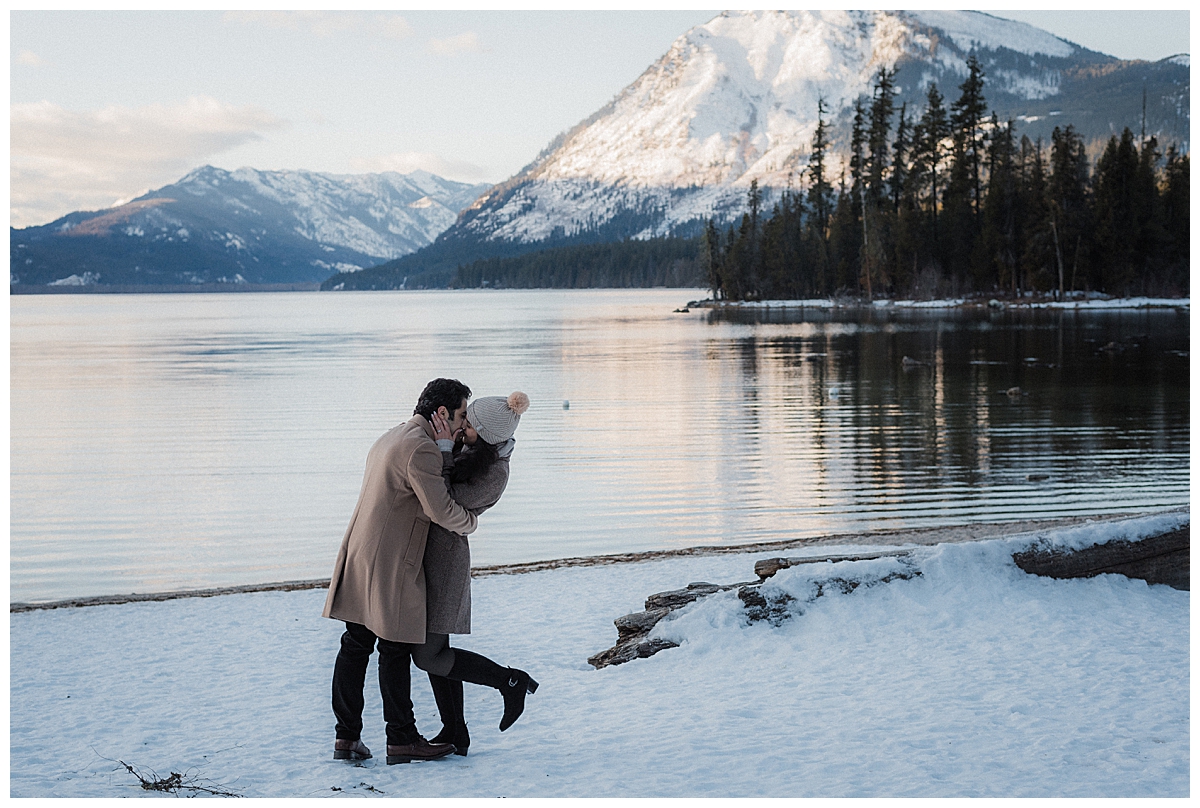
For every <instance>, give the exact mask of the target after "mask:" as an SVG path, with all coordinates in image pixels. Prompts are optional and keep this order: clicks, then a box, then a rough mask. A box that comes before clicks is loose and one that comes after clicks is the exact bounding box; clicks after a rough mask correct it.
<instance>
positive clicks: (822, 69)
mask: <svg viewBox="0 0 1200 808" xmlns="http://www.w3.org/2000/svg"><path fill="white" fill-rule="evenodd" d="M999 48H1007V49H1009V50H1015V51H1017V52H1019V53H1022V54H1026V55H1028V56H1029V59H1028V62H1029V66H1028V69H1022V70H1015V69H1007V68H1005V69H1001V68H996V69H994V70H991V71H990V73H989V76H990V77H989V81H990V82H991V85H992V86H993V87H994V88H995V89H997V90H1002V91H1004V92H1007V93H1011V94H1014V95H1016V96H1018V97H1022V98H1026V99H1044V98H1047V97H1050V96H1053V95H1056V94H1057V93H1058V92H1059V89H1060V85H1061V75H1060V72H1059V71H1058V69H1057V68H1051V67H1048V66H1046V65H1044V64H1042V62H1044V60H1045V57H1047V56H1049V57H1064V56H1069V55H1071V54H1073V53H1076V52H1077V50H1078V49H1077V48H1076V47H1075V46H1073V45H1071V44H1070V43H1068V42H1065V41H1063V40H1061V39H1058V38H1057V37H1055V36H1053V35H1051V34H1049V33H1046V32H1044V31H1041V30H1039V29H1037V28H1034V27H1032V26H1029V25H1026V24H1024V23H1018V22H1012V21H1009V20H1002V19H999V18H997V17H992V16H990V15H988V14H984V13H981V12H975V11H934V12H903V11H862V10H832V11H804V10H792V11H742V12H725V13H722V14H720V15H718V16H717V17H715V18H713V19H712V20H710V21H709V22H708V23H706V24H704V25H701V26H697V27H695V28H693V29H691V30H690V31H688V32H686V33H685V34H683V35H682V36H680V37H679V38H678V39H677V40H676V41H675V42H674V43H673V44H672V45H671V48H670V49H669V50H668V51H667V53H666V54H664V55H663V56H662V57H661V58H660V59H659V60H658V61H657V62H655V63H654V64H653V65H651V66H650V67H649V68H648V69H647V70H646V71H645V72H644V73H643V74H642V75H641V76H640V77H638V79H637V80H635V81H634V82H633V83H632V84H630V85H629V86H628V87H626V88H625V89H624V90H623V91H622V92H620V93H619V94H618V95H617V96H616V97H615V98H614V99H613V101H612V102H611V103H610V104H609V105H607V106H606V107H605V108H603V109H602V110H600V111H599V112H597V113H596V114H595V115H593V116H592V117H590V118H589V119H588V120H587V121H585V122H584V124H581V125H580V126H579V127H577V128H576V129H575V130H573V131H572V132H571V133H570V135H569V136H568V137H566V138H565V140H564V141H563V142H562V144H561V145H559V146H558V147H557V148H555V149H554V150H553V151H551V152H550V153H549V154H547V155H545V156H543V157H542V158H540V159H539V160H538V161H536V162H535V163H534V164H533V165H532V166H531V167H530V168H529V169H527V170H526V171H525V172H523V173H522V174H520V175H518V177H516V178H514V179H513V180H510V183H511V182H516V183H518V184H523V185H522V187H520V188H518V190H517V191H516V192H515V193H513V194H512V195H511V196H510V197H509V198H508V199H506V200H505V201H504V202H503V203H502V204H500V203H498V202H496V201H491V202H484V201H482V200H481V201H480V202H478V203H477V204H476V205H474V206H473V209H475V210H476V211H477V215H476V216H475V217H473V218H472V219H471V220H470V221H469V222H466V223H465V224H464V227H465V228H466V229H467V230H468V231H470V232H472V233H474V234H476V235H478V236H482V237H484V238H488V239H495V240H503V241H518V242H531V241H539V240H543V239H546V238H549V237H550V236H551V234H552V233H553V232H554V231H555V229H556V228H561V229H562V232H563V234H564V235H566V236H571V235H574V234H576V233H579V232H580V231H584V230H589V229H594V228H596V227H598V226H601V225H603V224H604V223H606V222H608V221H610V220H612V219H613V218H614V217H616V216H617V215H619V214H620V213H621V212H622V211H637V212H640V213H642V214H644V215H648V216H649V218H651V219H655V224H654V225H653V226H651V227H648V228H647V229H646V230H645V231H644V232H642V233H640V234H639V237H646V236H652V235H664V234H667V233H669V232H671V231H672V230H673V229H674V228H676V227H678V226H679V225H682V224H685V223H688V222H692V221H695V220H697V219H702V218H703V219H707V218H709V217H711V216H713V215H714V213H718V214H720V213H721V212H722V211H725V210H730V209H733V208H735V207H736V208H739V210H738V212H739V213H740V206H741V203H742V201H743V200H744V198H745V193H746V189H747V188H748V187H749V185H750V182H751V181H752V180H757V181H758V183H759V185H760V187H762V188H764V189H768V193H767V197H768V198H767V200H766V202H767V204H768V206H769V205H770V203H771V202H772V201H773V200H774V199H775V198H777V196H778V192H779V190H780V189H782V188H785V187H787V186H788V185H789V184H794V183H795V182H796V178H797V177H798V175H799V172H800V171H801V170H802V169H804V168H805V167H806V165H807V160H808V155H809V152H810V150H811V144H812V139H813V135H814V133H815V131H816V126H817V120H816V110H817V103H818V99H821V98H823V99H824V100H825V102H826V104H827V105H828V108H829V114H828V117H827V121H828V122H829V123H830V124H831V125H836V124H837V121H838V119H839V118H838V116H839V115H840V114H842V113H843V112H844V111H845V110H846V109H848V107H849V106H850V105H852V104H853V103H854V100H855V99H856V98H858V97H859V96H860V95H863V94H865V95H867V96H870V94H871V87H872V82H873V80H874V77H875V74H876V73H877V71H878V69H879V68H880V67H893V66H895V65H896V64H897V62H898V61H899V60H907V61H908V62H909V63H910V64H911V63H924V64H927V65H929V66H930V68H936V70H932V71H930V72H927V73H926V77H927V81H935V80H936V81H939V82H942V83H944V82H945V81H946V80H947V79H948V78H954V79H955V82H954V83H957V80H958V77H960V76H965V75H966V73H967V66H966V57H967V54H968V53H969V52H970V51H971V50H973V49H982V50H995V49H999ZM912 69H913V68H912V67H909V68H907V70H912ZM946 86H949V85H946ZM843 145H844V144H843ZM834 173H835V174H836V171H834ZM496 198H497V199H499V198H501V197H500V196H499V195H497V197H496ZM768 209H769V208H768ZM656 212H661V219H656V215H657V214H656Z"/></svg>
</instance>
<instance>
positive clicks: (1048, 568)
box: [1013, 525, 1191, 591]
mask: <svg viewBox="0 0 1200 808" xmlns="http://www.w3.org/2000/svg"><path fill="white" fill-rule="evenodd" d="M1190 528H1191V526H1190V525H1185V526H1184V527H1181V528H1180V529H1179V530H1173V531H1171V532H1170V533H1163V534H1161V535H1158V536H1147V537H1146V538H1144V539H1139V540H1137V541H1128V540H1124V539H1121V540H1117V541H1110V542H1107V543H1106V544H1095V545H1092V546H1091V547H1085V548H1084V549H1082V550H1072V551H1064V550H1056V549H1048V548H1039V547H1034V548H1031V549H1029V550H1025V551H1023V552H1020V553H1014V554H1013V561H1015V562H1016V563H1017V566H1018V567H1020V568H1021V569H1023V570H1025V572H1028V573H1030V574H1032V575H1044V576H1046V577H1049V578H1091V577H1092V576H1094V575H1103V574H1104V573H1117V574H1120V575H1125V576H1127V577H1129V578H1141V579H1142V580H1144V581H1148V582H1149V583H1152V584H1166V585H1167V586H1170V587H1173V588H1175V589H1183V590H1185V591H1191V553H1190V551H1189V542H1190V536H1189V534H1190Z"/></svg>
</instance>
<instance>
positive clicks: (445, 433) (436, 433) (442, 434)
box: [429, 411, 461, 440]
mask: <svg viewBox="0 0 1200 808" xmlns="http://www.w3.org/2000/svg"><path fill="white" fill-rule="evenodd" d="M429 420H430V422H431V423H432V424H433V439H434V440H454V439H455V438H456V437H458V435H457V433H455V432H451V431H450V422H449V421H447V420H446V419H445V418H443V417H442V414H441V413H440V412H437V411H434V413H433V415H431V416H430V417H429ZM460 431H461V430H460Z"/></svg>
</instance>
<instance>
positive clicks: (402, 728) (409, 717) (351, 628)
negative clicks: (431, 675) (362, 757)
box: [333, 623, 417, 746]
mask: <svg viewBox="0 0 1200 808" xmlns="http://www.w3.org/2000/svg"><path fill="white" fill-rule="evenodd" d="M377 640H378V642H379V693H380V695H382V696H383V720H384V721H386V722H387V742H388V743H389V744H391V745H393V746H401V745H404V744H410V743H413V742H415V741H416V739H417V721H416V718H415V717H414V716H413V705H412V699H411V697H410V692H409V687H410V682H409V678H410V674H409V660H410V656H409V646H408V645H407V644H405V643H402V642H391V641H389V640H384V639H380V638H378V637H376V636H375V632H373V631H371V629H369V628H367V627H366V626H363V625H359V624H358V623H346V632H345V633H344V634H342V647H341V650H339V651H338V655H337V661H336V662H335V663H334V665H333V714H334V716H335V717H336V718H337V727H336V732H337V737H338V738H339V739H341V738H344V739H347V740H358V739H359V738H360V737H361V735H362V712H363V687H364V686H365V685H366V681H367V661H368V660H369V659H370V658H371V652H372V651H373V650H374V649H375V643H376V641H377Z"/></svg>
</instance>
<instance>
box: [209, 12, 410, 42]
mask: <svg viewBox="0 0 1200 808" xmlns="http://www.w3.org/2000/svg"><path fill="white" fill-rule="evenodd" d="M222 19H223V20H225V21H226V22H229V23H239V24H242V25H264V26H266V27H268V28H275V29H284V30H289V31H303V32H306V33H309V34H313V35H314V36H318V37H322V38H325V37H331V36H335V35H337V34H342V33H347V32H351V33H365V34H377V35H379V36H381V37H384V38H385V39H404V38H405V37H408V36H411V35H412V26H411V25H410V24H409V23H408V20H406V19H404V17H402V16H400V15H399V14H390V13H388V14H367V13H363V12H358V11H226V12H225V13H224V14H223V15H222Z"/></svg>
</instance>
